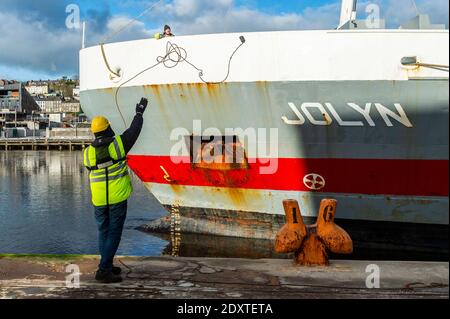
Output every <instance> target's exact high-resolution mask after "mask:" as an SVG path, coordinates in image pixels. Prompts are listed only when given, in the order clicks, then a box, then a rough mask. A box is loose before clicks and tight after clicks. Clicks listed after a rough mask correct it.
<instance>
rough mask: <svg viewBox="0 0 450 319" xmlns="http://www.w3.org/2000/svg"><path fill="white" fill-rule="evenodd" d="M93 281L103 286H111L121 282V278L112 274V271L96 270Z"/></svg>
mask: <svg viewBox="0 0 450 319" xmlns="http://www.w3.org/2000/svg"><path fill="white" fill-rule="evenodd" d="M95 280H97V281H98V282H101V283H103V284H112V283H117V282H121V281H122V277H121V276H120V275H115V274H113V272H112V271H102V270H97V272H96V273H95Z"/></svg>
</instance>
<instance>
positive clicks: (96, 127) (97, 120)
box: [91, 116, 109, 134]
mask: <svg viewBox="0 0 450 319" xmlns="http://www.w3.org/2000/svg"><path fill="white" fill-rule="evenodd" d="M108 127H109V121H108V120H107V119H106V117H104V116H96V117H94V119H93V120H92V124H91V131H92V133H94V134H96V133H100V132H103V131H105V130H106V129H107V128H108Z"/></svg>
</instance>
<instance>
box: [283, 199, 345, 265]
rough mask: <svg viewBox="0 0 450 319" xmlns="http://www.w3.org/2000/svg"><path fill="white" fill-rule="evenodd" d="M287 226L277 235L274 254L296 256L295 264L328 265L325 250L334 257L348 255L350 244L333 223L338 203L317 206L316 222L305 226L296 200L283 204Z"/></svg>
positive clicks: (329, 202) (325, 200)
mask: <svg viewBox="0 0 450 319" xmlns="http://www.w3.org/2000/svg"><path fill="white" fill-rule="evenodd" d="M283 206H284V212H285V214H286V225H284V226H283V227H282V228H281V229H280V231H279V232H278V233H277V236H276V239H275V251H276V252H278V253H292V252H295V262H296V263H298V264H300V265H305V266H313V265H318V266H324V265H328V263H329V262H328V254H327V249H328V250H329V251H331V252H333V253H340V254H351V253H352V252H353V242H352V239H351V238H350V236H349V235H348V233H347V232H346V231H345V230H344V229H342V228H341V227H339V226H338V225H336V224H335V223H334V217H335V214H336V206H337V201H336V200H334V199H324V200H322V202H321V203H320V208H319V214H318V216H317V222H316V223H315V224H313V225H308V226H305V224H304V223H303V219H302V216H301V213H300V208H299V205H298V202H297V201H296V200H292V199H289V200H285V201H283Z"/></svg>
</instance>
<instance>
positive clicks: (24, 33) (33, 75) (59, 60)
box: [0, 0, 449, 81]
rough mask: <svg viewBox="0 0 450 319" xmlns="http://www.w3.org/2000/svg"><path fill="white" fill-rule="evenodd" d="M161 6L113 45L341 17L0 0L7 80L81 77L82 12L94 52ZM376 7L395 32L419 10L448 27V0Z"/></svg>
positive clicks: (168, 4)
mask: <svg viewBox="0 0 450 319" xmlns="http://www.w3.org/2000/svg"><path fill="white" fill-rule="evenodd" d="M155 3H157V4H156V5H155V6H154V7H153V9H152V10H149V11H148V12H147V13H146V14H144V15H143V16H142V17H140V18H139V19H138V20H137V21H135V22H134V23H133V24H132V25H131V26H130V27H129V28H127V29H126V30H124V32H122V33H120V34H118V35H117V36H115V37H114V38H112V39H111V41H124V40H134V39H143V38H149V37H152V36H153V35H154V34H155V33H156V32H158V31H162V30H161V29H162V28H163V26H164V24H169V25H170V26H171V27H172V31H173V33H175V35H189V34H202V33H223V32H251V31H267V30H301V29H308V30H310V29H333V28H335V27H336V26H337V25H338V22H339V15H340V1H338V0H309V1H304V0H298V1H296V0H258V1H257V0H247V1H245V0H161V1H159V2H158V0H120V1H117V0H96V1H92V0H0V5H1V11H0V34H1V37H0V79H15V80H20V81H25V80H31V79H33V80H39V79H55V78H59V77H61V76H68V77H74V76H76V75H77V74H78V52H79V50H80V47H81V29H80V28H79V27H78V25H77V24H76V23H74V22H75V21H76V20H74V19H73V18H74V17H75V16H76V14H75V15H74V14H73V13H74V12H75V13H76V11H77V10H79V16H80V20H81V21H85V22H86V25H87V32H86V44H87V46H91V45H96V44H98V43H99V42H101V41H103V39H105V38H106V37H107V35H110V34H113V33H114V32H115V31H116V30H118V29H120V28H122V27H123V26H124V25H126V24H128V23H129V21H130V20H131V19H133V18H134V17H137V16H139V15H140V13H141V12H142V11H144V10H145V9H147V8H149V7H150V6H151V5H153V4H155ZM371 3H374V4H377V5H379V7H380V9H381V12H380V13H381V17H382V18H384V19H386V24H387V27H390V28H397V27H398V26H399V25H400V24H402V23H404V22H406V21H407V20H409V19H411V18H413V17H414V16H415V15H416V14H417V11H418V12H420V13H426V14H429V15H430V18H431V21H432V23H440V24H445V25H446V27H447V28H448V20H449V14H448V12H449V7H448V6H449V5H448V1H447V0H415V1H413V0H373V1H369V0H364V1H361V0H360V1H359V2H358V18H364V17H365V16H366V13H365V8H366V7H367V6H368V4H371ZM414 3H415V4H416V5H414ZM73 8H76V9H75V11H73V10H74V9H73ZM416 8H417V10H416ZM66 22H69V23H66Z"/></svg>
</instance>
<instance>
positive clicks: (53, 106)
mask: <svg viewBox="0 0 450 319" xmlns="http://www.w3.org/2000/svg"><path fill="white" fill-rule="evenodd" d="M88 128H89V123H88V122H87V118H86V116H84V114H83V111H82V109H81V106H80V88H79V81H78V79H76V78H75V79H69V78H67V77H63V78H62V79H58V80H45V81H43V80H39V81H27V82H19V81H14V80H2V79H0V138H3V139H8V138H43V137H45V138H50V137H75V138H76V137H79V136H82V137H87V136H90V133H89V130H88Z"/></svg>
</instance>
